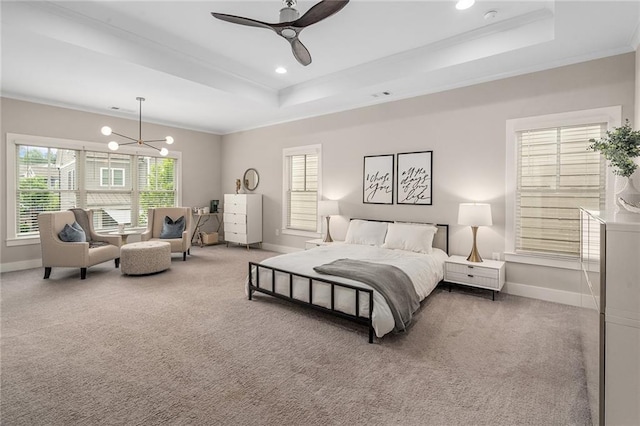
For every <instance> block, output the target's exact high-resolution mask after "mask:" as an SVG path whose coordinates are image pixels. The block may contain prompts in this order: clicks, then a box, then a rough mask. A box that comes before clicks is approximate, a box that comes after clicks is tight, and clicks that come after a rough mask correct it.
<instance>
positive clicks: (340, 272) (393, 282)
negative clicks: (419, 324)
mask: <svg viewBox="0 0 640 426" xmlns="http://www.w3.org/2000/svg"><path fill="white" fill-rule="evenodd" d="M313 269H314V271H316V272H318V273H320V274H328V275H335V276H338V277H343V278H349V279H352V280H355V281H360V282H362V283H365V284H368V285H369V286H371V287H372V288H373V289H374V290H376V291H377V292H378V293H380V294H381V295H382V296H383V297H384V298H385V300H386V301H387V304H388V305H389V308H391V313H392V314H393V319H394V320H395V324H396V325H395V327H394V329H393V330H394V331H404V330H405V329H406V328H407V326H408V325H409V323H410V322H411V318H412V316H413V313H414V312H415V311H416V310H417V309H418V307H419V306H420V299H419V297H418V294H417V293H416V290H415V288H414V287H413V283H412V282H411V279H410V278H409V276H408V275H407V274H405V273H404V271H402V270H401V269H400V268H397V267H395V266H392V265H384V264H380V263H373V262H366V261H363V260H354V259H338V260H335V261H333V262H331V263H327V264H324V265H320V266H316V267H314V268H313Z"/></svg>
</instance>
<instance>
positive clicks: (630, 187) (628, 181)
mask: <svg viewBox="0 0 640 426" xmlns="http://www.w3.org/2000/svg"><path fill="white" fill-rule="evenodd" d="M636 177H640V173H638V172H636V173H634V174H633V175H631V176H629V177H628V178H622V179H620V180H621V181H622V185H620V186H621V189H620V190H619V191H618V190H616V207H617V208H618V210H619V212H620V213H625V212H631V213H636V214H640V190H638V186H639V185H638V183H637V182H636V180H637V179H635V178H636ZM623 179H625V180H623ZM616 186H618V185H616Z"/></svg>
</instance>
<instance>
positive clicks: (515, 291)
mask: <svg viewBox="0 0 640 426" xmlns="http://www.w3.org/2000/svg"><path fill="white" fill-rule="evenodd" d="M502 291H503V292H505V293H507V294H512V295H514V296H522V297H528V298H530V299H538V300H544V301H547V302H554V303H561V304H563V305H570V306H578V307H583V306H584V305H583V303H584V302H583V299H585V300H586V299H587V297H586V296H587V295H584V296H585V297H583V295H581V294H580V293H574V292H572V291H564V290H555V289H552V288H546V287H537V286H533V285H526V284H518V283H513V282H506V283H505V284H504V287H502ZM588 296H589V297H591V295H588Z"/></svg>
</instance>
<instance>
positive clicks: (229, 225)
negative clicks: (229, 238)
mask: <svg viewBox="0 0 640 426" xmlns="http://www.w3.org/2000/svg"><path fill="white" fill-rule="evenodd" d="M224 232H225V234H226V233H227V232H235V233H238V234H246V233H247V224H246V223H233V222H225V223H224Z"/></svg>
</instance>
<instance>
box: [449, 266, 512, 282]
mask: <svg viewBox="0 0 640 426" xmlns="http://www.w3.org/2000/svg"><path fill="white" fill-rule="evenodd" d="M445 271H446V272H447V273H454V274H462V275H465V276H466V275H473V276H474V277H485V278H492V279H495V280H497V279H498V277H499V274H500V271H499V270H498V269H495V268H483V267H482V266H475V265H474V266H472V265H461V264H458V263H450V262H447V263H445Z"/></svg>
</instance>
